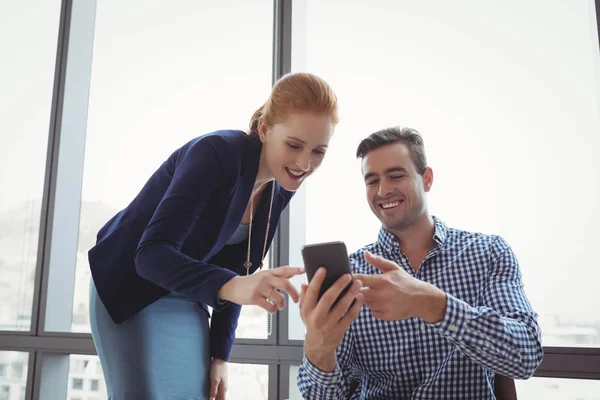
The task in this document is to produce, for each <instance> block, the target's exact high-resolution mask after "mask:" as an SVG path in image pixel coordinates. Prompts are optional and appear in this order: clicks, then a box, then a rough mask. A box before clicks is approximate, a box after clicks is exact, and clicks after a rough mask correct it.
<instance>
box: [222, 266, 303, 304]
mask: <svg viewBox="0 0 600 400" xmlns="http://www.w3.org/2000/svg"><path fill="white" fill-rule="evenodd" d="M303 273H304V268H296V267H278V268H273V269H267V270H265V271H260V272H257V273H255V274H253V275H247V276H236V277H234V278H232V279H230V280H229V281H228V282H227V283H226V284H224V285H223V286H222V287H221V289H219V298H221V299H223V300H228V301H231V302H233V303H236V304H240V305H248V304H253V305H257V306H260V307H262V308H264V309H265V310H266V311H268V312H270V313H274V312H275V311H277V310H283V308H284V307H285V297H283V295H282V294H281V293H279V292H278V290H283V291H285V292H287V293H288V294H289V295H290V296H291V297H292V300H294V303H297V302H298V298H299V294H298V291H297V290H296V288H295V287H294V285H292V282H290V280H289V278H291V277H293V276H295V275H300V274H303Z"/></svg>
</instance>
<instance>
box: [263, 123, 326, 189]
mask: <svg viewBox="0 0 600 400" xmlns="http://www.w3.org/2000/svg"><path fill="white" fill-rule="evenodd" d="M332 134H333V122H332V120H331V117H330V116H328V115H323V114H313V113H311V112H303V113H293V114H290V115H289V116H288V117H287V118H286V119H285V121H282V122H280V123H277V124H275V125H273V126H272V127H270V128H269V127H268V126H267V124H266V123H265V122H264V121H261V122H260V124H259V135H260V140H261V141H262V142H263V154H262V155H261V158H262V159H263V164H264V167H266V168H265V169H266V171H265V172H268V173H269V174H270V175H271V176H272V177H273V178H275V180H276V181H277V182H278V183H279V184H280V185H281V186H282V187H283V188H284V189H286V190H289V191H296V190H298V188H300V185H301V184H302V182H304V179H306V177H307V176H309V175H310V174H312V173H313V172H314V171H315V170H316V169H317V168H318V167H319V165H321V162H322V161H323V157H325V152H326V151H327V146H328V145H329V139H330V138H331V135H332Z"/></svg>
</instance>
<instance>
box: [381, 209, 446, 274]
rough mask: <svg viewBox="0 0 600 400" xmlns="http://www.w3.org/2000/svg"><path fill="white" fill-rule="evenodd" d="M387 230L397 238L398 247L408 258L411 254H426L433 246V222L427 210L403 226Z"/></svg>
mask: <svg viewBox="0 0 600 400" xmlns="http://www.w3.org/2000/svg"><path fill="white" fill-rule="evenodd" d="M388 232H389V233H391V234H392V235H394V236H395V237H396V239H398V241H399V242H400V249H401V250H402V252H403V253H404V254H406V255H407V256H409V258H411V255H418V254H421V253H425V254H427V253H428V252H429V251H430V250H431V249H433V248H434V247H435V241H434V240H433V234H434V233H435V222H434V221H433V217H432V216H431V215H430V214H429V212H425V214H423V215H422V216H421V217H419V218H418V219H417V220H416V221H415V222H413V223H412V224H410V225H409V226H407V227H405V228H402V229H398V230H394V229H388ZM423 258H424V256H423ZM416 267H417V266H415V268H416Z"/></svg>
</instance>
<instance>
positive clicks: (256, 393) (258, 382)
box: [227, 363, 269, 400]
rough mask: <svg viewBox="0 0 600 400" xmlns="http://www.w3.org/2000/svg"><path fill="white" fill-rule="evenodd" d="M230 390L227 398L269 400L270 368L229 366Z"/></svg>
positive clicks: (264, 366) (246, 365)
mask: <svg viewBox="0 0 600 400" xmlns="http://www.w3.org/2000/svg"><path fill="white" fill-rule="evenodd" d="M229 382H230V385H229V389H228V390H227V398H230V399H240V400H255V399H256V400H267V395H268V390H269V366H268V365H253V364H235V363H231V364H229Z"/></svg>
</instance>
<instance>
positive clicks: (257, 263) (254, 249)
mask: <svg viewBox="0 0 600 400" xmlns="http://www.w3.org/2000/svg"><path fill="white" fill-rule="evenodd" d="M273 190H275V193H274V197H273V208H272V210H271V220H270V223H268V221H269V205H270V203H271V193H272V191H273ZM284 200H285V198H284V197H283V195H282V194H281V186H279V184H278V183H277V182H276V181H273V182H272V183H270V184H269V186H268V187H267V190H266V191H265V193H264V195H263V197H262V200H261V202H260V205H259V206H258V208H257V210H256V213H255V216H254V225H253V227H252V238H251V243H250V262H251V263H252V267H251V269H250V271H251V272H254V271H256V270H257V269H258V268H260V267H261V265H262V263H263V259H262V256H263V250H265V236H267V237H266V250H267V251H268V249H269V247H270V244H271V242H272V240H273V236H274V235H275V231H276V230H277V224H278V223H279V216H280V214H281V208H282V205H283V201H284ZM267 224H268V225H269V233H268V235H267ZM265 255H266V251H265Z"/></svg>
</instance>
